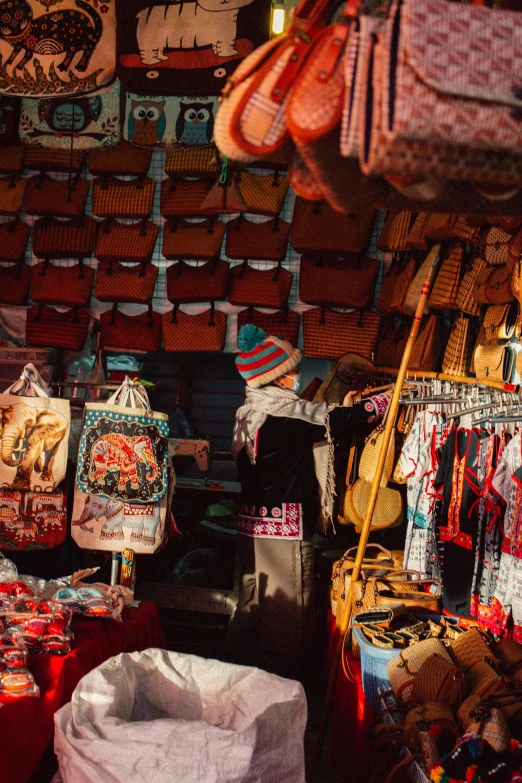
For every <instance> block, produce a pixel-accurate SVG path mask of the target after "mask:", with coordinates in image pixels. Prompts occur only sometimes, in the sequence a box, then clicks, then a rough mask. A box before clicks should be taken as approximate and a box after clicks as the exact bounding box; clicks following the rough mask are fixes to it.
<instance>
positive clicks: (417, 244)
mask: <svg viewBox="0 0 522 783" xmlns="http://www.w3.org/2000/svg"><path fill="white" fill-rule="evenodd" d="M430 215H431V213H430V212H419V214H418V215H417V217H416V218H415V220H414V221H413V225H412V227H411V229H410V233H409V234H408V238H407V239H406V245H407V247H408V249H410V250H427V249H428V243H427V242H426V235H425V233H424V231H425V228H426V226H427V224H428V221H429V219H430Z"/></svg>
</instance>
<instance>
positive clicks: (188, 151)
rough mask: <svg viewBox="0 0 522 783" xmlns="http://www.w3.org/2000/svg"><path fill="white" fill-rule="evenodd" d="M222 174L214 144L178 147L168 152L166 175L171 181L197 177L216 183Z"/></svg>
mask: <svg viewBox="0 0 522 783" xmlns="http://www.w3.org/2000/svg"><path fill="white" fill-rule="evenodd" d="M220 172H221V164H220V162H219V157H218V154H217V150H216V148H215V146H214V145H213V144H205V145H203V146H194V147H176V149H173V150H168V151H167V155H166V158H165V174H166V175H167V176H168V177H170V178H171V179H185V178H186V177H195V178H196V179H210V180H212V181H214V180H215V179H216V177H217V176H218V175H219V174H220Z"/></svg>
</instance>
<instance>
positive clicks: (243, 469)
mask: <svg viewBox="0 0 522 783" xmlns="http://www.w3.org/2000/svg"><path fill="white" fill-rule="evenodd" d="M237 344H238V347H239V354H238V355H237V357H236V367H237V369H238V371H239V373H240V375H241V376H242V377H243V378H244V380H245V381H246V390H245V397H246V399H245V403H244V405H242V406H241V407H240V408H239V409H238V411H237V413H236V420H235V426H234V434H233V441H232V454H233V456H234V458H235V459H236V462H237V469H238V473H239V478H240V481H241V500H240V509H239V514H238V520H237V531H238V542H237V554H238V559H239V569H240V586H239V601H238V605H237V608H236V611H235V613H234V617H233V619H232V622H231V624H230V627H229V632H228V635H227V640H226V643H225V657H226V659H227V660H229V661H231V662H234V663H242V664H246V665H254V666H259V667H260V668H263V669H266V670H267V671H271V672H273V673H275V674H279V675H281V676H283V677H291V678H294V679H301V680H303V679H304V675H305V671H304V670H305V666H306V659H307V655H308V653H309V649H310V645H311V640H312V634H313V628H314V607H313V586H314V562H313V556H314V549H313V540H312V538H313V534H314V532H315V530H316V528H317V526H318V523H321V524H322V528H323V530H326V529H327V528H328V526H329V524H330V523H331V522H332V516H333V509H334V496H335V474H334V441H335V440H337V439H340V438H342V437H343V436H345V435H350V436H356V437H357V436H364V435H366V434H368V433H369V432H370V431H371V429H372V428H373V427H374V426H375V425H376V424H377V423H378V422H379V421H380V419H381V418H382V416H383V415H384V413H385V412H386V410H387V407H388V403H389V397H388V395H385V394H378V395H375V396H373V397H367V398H366V399H365V400H364V401H362V402H354V393H351V392H350V393H348V395H347V396H346V398H345V400H344V403H343V405H342V406H335V405H328V404H326V403H314V402H308V401H305V400H301V399H300V398H299V396H298V394H299V391H300V374H299V364H300V362H301V359H302V355H301V351H300V350H299V349H298V348H295V347H294V346H293V345H291V343H289V342H288V341H286V340H283V339H282V338H281V337H275V336H271V335H269V336H267V335H266V334H265V332H264V331H263V330H262V329H260V328H259V327H257V326H254V325H252V324H246V325H245V326H243V327H242V329H241V330H240V332H239V334H238V339H237Z"/></svg>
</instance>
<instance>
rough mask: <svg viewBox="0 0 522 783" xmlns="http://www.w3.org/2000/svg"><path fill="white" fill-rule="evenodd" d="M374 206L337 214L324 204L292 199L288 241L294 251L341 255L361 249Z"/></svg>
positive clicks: (366, 239) (369, 229)
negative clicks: (292, 209) (293, 204)
mask: <svg viewBox="0 0 522 783" xmlns="http://www.w3.org/2000/svg"><path fill="white" fill-rule="evenodd" d="M376 215H377V213H376V211H375V210H374V209H362V210H352V211H351V212H350V214H349V215H339V213H338V212H335V211H334V210H333V209H332V208H331V207H330V206H328V204H324V203H323V202H309V201H304V200H303V199H301V198H298V199H296V202H295V208H294V216H293V219H292V228H291V229H290V244H291V246H292V247H293V248H294V250H295V251H296V252H297V253H315V252H320V253H323V254H325V255H326V254H330V255H334V256H344V255H349V254H350V253H365V252H366V250H367V249H368V245H369V244H370V240H371V236H372V231H373V226H374V223H375V218H376Z"/></svg>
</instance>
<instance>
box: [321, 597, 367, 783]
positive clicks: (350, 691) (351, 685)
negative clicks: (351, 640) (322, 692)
mask: <svg viewBox="0 0 522 783" xmlns="http://www.w3.org/2000/svg"><path fill="white" fill-rule="evenodd" d="M327 628H328V666H329V667H331V666H332V664H333V660H334V656H335V648H336V646H337V641H338V639H339V632H338V630H337V627H336V624H335V617H334V615H333V614H332V613H331V612H328V619H327ZM348 665H349V668H350V671H351V672H352V674H353V676H354V679H355V680H356V682H350V680H348V679H347V678H346V676H345V674H344V672H343V669H342V667H341V666H340V667H339V672H338V675H337V682H336V686H335V694H334V704H333V715H332V767H333V768H334V769H335V771H336V772H337V773H338V775H339V776H340V779H341V781H343V783H345V781H346V783H348V782H349V783H359V782H360V783H363V781H364V782H365V781H367V780H368V777H369V775H368V769H367V765H368V761H369V758H370V743H369V742H368V729H369V728H370V725H371V723H372V719H373V710H372V709H371V707H370V706H369V704H368V702H367V701H366V698H365V696H364V691H363V688H362V674H361V662H360V661H359V660H357V659H356V658H353V656H352V655H351V654H349V655H348Z"/></svg>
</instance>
